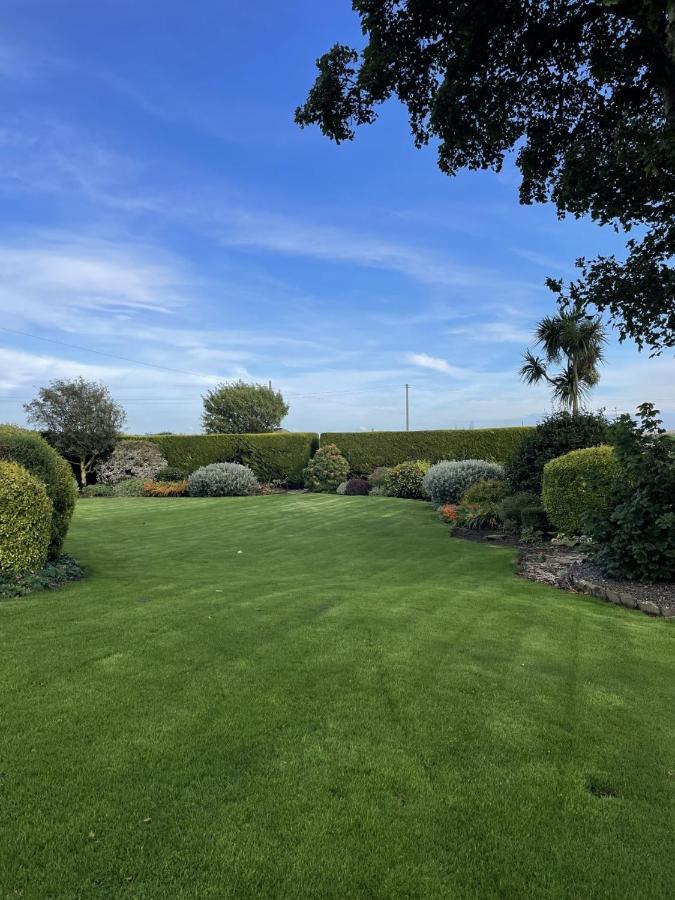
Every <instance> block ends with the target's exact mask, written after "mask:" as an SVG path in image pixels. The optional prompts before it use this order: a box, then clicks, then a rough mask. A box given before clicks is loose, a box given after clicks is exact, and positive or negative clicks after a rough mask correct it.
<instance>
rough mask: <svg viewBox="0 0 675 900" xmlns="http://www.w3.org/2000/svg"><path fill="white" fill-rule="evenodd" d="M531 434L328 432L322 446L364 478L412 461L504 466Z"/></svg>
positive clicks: (495, 430) (520, 431) (501, 430)
mask: <svg viewBox="0 0 675 900" xmlns="http://www.w3.org/2000/svg"><path fill="white" fill-rule="evenodd" d="M532 431H533V429H532V428H529V427H517V428H471V429H463V430H462V429H457V430H453V431H364V432H343V433H340V432H332V431H331V432H327V433H325V434H322V435H321V443H322V444H336V446H337V447H339V449H340V452H341V453H342V455H343V456H345V457H346V458H347V460H348V461H349V465H350V468H351V471H352V472H353V473H358V474H359V475H367V474H369V473H370V472H372V471H373V470H374V469H376V468H377V467H378V466H396V465H398V463H402V462H406V461H407V460H411V459H426V460H429V462H431V463H437V462H439V461H440V460H442V459H485V460H489V461H490V462H498V463H503V462H506V460H507V459H509V458H510V457H511V456H512V455H513V453H514V452H515V451H516V450H517V449H518V448H519V447H520V444H521V443H522V441H523V440H524V439H525V438H526V437H527V435H529V434H531V433H532Z"/></svg>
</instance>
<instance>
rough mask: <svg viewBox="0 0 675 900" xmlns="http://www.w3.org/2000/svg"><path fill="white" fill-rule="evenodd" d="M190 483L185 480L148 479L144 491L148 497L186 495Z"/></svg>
mask: <svg viewBox="0 0 675 900" xmlns="http://www.w3.org/2000/svg"><path fill="white" fill-rule="evenodd" d="M187 489H188V483H187V480H185V481H146V482H145V484H144V485H143V491H144V493H145V494H146V496H148V497H184V496H185V495H186V494H187Z"/></svg>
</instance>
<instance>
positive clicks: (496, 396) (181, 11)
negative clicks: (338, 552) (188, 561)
mask: <svg viewBox="0 0 675 900" xmlns="http://www.w3.org/2000/svg"><path fill="white" fill-rule="evenodd" d="M338 39H339V40H341V41H344V42H346V43H350V42H351V43H358V42H359V40H360V35H359V32H358V29H357V21H356V18H355V16H354V15H353V13H352V12H351V8H350V4H349V3H348V2H347V0H329V2H326V3H316V2H312V0H290V2H287V3H283V4H280V3H277V2H272V0H259V2H257V3H255V4H242V3H239V2H224V0H200V2H199V3H197V4H187V3H184V2H182V0H181V2H178V0H161V2H160V0H143V2H138V0H134V2H130V0H97V2H96V3H91V2H90V0H60V2H59V3H54V2H52V0H5V3H4V4H3V17H2V23H1V24H0V107H1V109H2V115H1V118H0V153H1V154H2V165H1V166H0V203H1V205H0V274H1V277H0V326H2V328H3V329H5V330H0V420H5V421H14V422H22V421H23V412H22V402H23V401H25V400H29V399H31V398H32V397H33V396H34V395H35V393H36V390H37V388H38V387H40V386H41V385H43V384H45V383H46V382H47V381H49V380H50V379H51V378H54V377H71V376H76V375H83V376H84V377H85V378H94V379H97V380H102V381H104V382H106V383H107V384H108V385H109V386H110V388H111V390H112V392H113V394H114V396H115V397H117V398H118V399H119V400H120V402H122V404H123V405H124V406H125V408H126V410H127V413H128V427H129V430H132V431H135V432H152V431H158V430H168V431H184V432H189V431H196V430H199V423H200V412H201V399H200V397H201V394H203V393H204V391H205V390H206V389H207V388H208V387H210V386H212V385H214V384H216V383H218V382H219V381H222V380H229V379H234V378H239V377H241V378H244V379H246V380H256V381H267V380H268V379H271V380H272V382H273V383H274V385H275V386H277V387H279V388H280V389H281V390H282V391H283V392H284V394H285V395H286V396H287V398H288V401H289V403H290V406H291V412H290V415H289V416H288V418H287V420H286V421H285V423H284V424H285V426H286V427H288V428H290V429H294V430H295V429H307V430H338V429H344V430H359V429H370V428H384V429H396V428H401V427H402V426H403V385H404V383H406V382H408V383H409V384H410V385H411V426H412V427H413V428H443V427H457V426H459V427H462V426H464V427H466V426H469V425H472V424H473V425H475V426H480V425H500V424H519V423H520V422H521V421H524V422H534V421H536V420H537V419H538V418H539V417H540V416H541V415H542V414H543V413H545V412H546V411H547V410H548V409H549V398H548V394H547V392H546V390H544V389H543V388H542V389H539V388H537V389H533V388H528V387H526V386H524V385H522V384H521V383H520V382H519V380H518V377H517V369H518V365H519V360H520V356H521V354H522V351H523V349H524V347H525V346H526V344H527V342H528V336H529V335H530V334H531V331H532V327H533V325H534V323H535V322H536V320H537V318H538V317H540V316H541V315H543V314H545V313H547V312H551V311H552V310H553V295H552V294H550V292H549V291H548V290H547V289H546V288H545V287H544V278H545V277H546V275H549V274H550V275H555V276H563V277H568V276H569V275H570V274H571V273H572V266H573V261H574V259H575V258H576V257H578V256H580V255H586V256H592V255H594V254H595V253H597V252H602V251H610V250H613V249H616V248H620V247H621V242H620V241H619V240H617V238H616V237H615V236H614V235H613V234H612V232H611V231H609V230H607V229H600V228H598V227H597V226H595V225H593V224H592V223H590V222H587V221H573V220H569V221H564V222H558V221H557V219H556V217H555V213H554V211H553V209H552V208H550V207H541V206H540V207H520V206H519V205H518V203H517V183H518V178H517V174H518V173H517V172H516V171H515V170H514V169H513V167H512V166H511V165H507V166H506V167H505V169H504V171H503V172H502V173H500V174H498V175H495V174H492V173H464V174H462V175H461V176H459V177H457V178H455V179H449V178H447V177H446V176H443V175H442V174H441V173H440V172H439V171H438V169H437V167H436V164H435V152H434V149H433V148H431V147H430V148H428V149H426V150H423V151H417V150H415V149H414V148H413V146H412V143H411V140H410V137H409V129H408V127H407V123H406V119H405V115H404V113H403V111H402V110H401V108H400V107H398V106H397V105H396V104H394V103H391V104H388V105H387V107H386V108H385V109H384V110H383V111H382V114H381V116H380V119H379V120H378V122H377V123H376V124H375V125H374V126H371V127H370V128H366V129H364V130H362V131H361V132H360V133H359V135H358V138H357V140H356V141H355V142H354V143H352V144H345V145H342V146H340V147H336V146H335V145H334V144H332V143H330V142H329V141H327V140H326V139H325V138H323V137H322V136H321V135H320V134H319V132H318V131H316V130H306V131H300V130H299V129H298V128H297V127H296V126H295V125H294V124H293V110H294V108H295V106H296V105H297V104H298V103H299V102H301V101H302V99H303V97H304V95H305V93H306V91H307V89H308V88H309V86H310V84H311V82H312V80H313V73H314V59H315V58H316V56H318V55H319V53H321V52H323V51H324V50H325V49H327V48H328V46H330V44H331V43H333V42H334V41H335V40H338ZM16 332H21V333H22V334H17V333H16ZM27 335H31V336H30V337H29V336H27ZM91 351H97V352H91ZM119 357H124V359H120V358H119ZM140 363H145V364H146V365H145V366H143V365H140ZM154 367H156V368H154ZM162 367H164V368H162ZM674 385H675V361H674V360H673V358H672V356H664V357H661V358H659V359H650V358H649V357H648V356H647V354H639V353H638V352H637V350H636V349H635V347H634V346H633V345H630V344H624V345H622V346H619V345H618V343H617V342H616V341H615V340H612V342H611V345H610V347H609V350H608V360H607V365H606V366H605V367H604V369H603V373H602V380H601V383H600V386H599V388H598V389H597V390H596V391H595V393H594V397H593V405H595V406H605V407H607V408H608V409H609V410H610V411H612V412H613V411H614V410H615V409H618V410H621V411H624V410H632V409H633V408H634V407H635V406H636V405H637V404H638V403H640V402H642V401H645V400H652V401H653V402H655V403H656V404H657V406H660V408H661V409H662V410H663V412H664V418H665V419H666V420H667V422H668V424H669V425H670V427H673V426H675V387H674Z"/></svg>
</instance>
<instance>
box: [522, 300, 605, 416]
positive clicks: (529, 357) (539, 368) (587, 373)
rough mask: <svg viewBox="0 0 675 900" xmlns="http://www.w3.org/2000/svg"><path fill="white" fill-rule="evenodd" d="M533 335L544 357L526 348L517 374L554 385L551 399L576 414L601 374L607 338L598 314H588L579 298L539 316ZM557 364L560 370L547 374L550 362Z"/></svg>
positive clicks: (528, 380) (531, 380) (532, 382)
mask: <svg viewBox="0 0 675 900" xmlns="http://www.w3.org/2000/svg"><path fill="white" fill-rule="evenodd" d="M535 336H536V343H537V344H539V346H541V347H542V349H543V351H544V358H543V359H542V358H540V357H539V356H535V355H534V353H532V351H531V350H529V349H528V350H527V351H526V352H525V355H524V362H523V365H522V366H521V367H520V373H519V374H520V377H521V378H522V379H523V381H525V382H526V383H527V384H538V383H539V382H540V381H547V382H548V383H549V384H550V385H551V387H552V388H553V397H554V399H555V400H556V401H557V402H558V403H559V404H560V405H561V406H566V407H568V408H569V409H570V410H571V411H572V415H573V416H576V415H578V414H579V409H580V403H581V401H582V400H583V399H584V398H585V397H586V396H587V395H588V392H589V391H590V389H591V388H592V387H594V386H595V385H596V384H597V383H598V380H599V378H600V373H599V371H598V366H599V364H600V363H601V362H602V361H603V359H604V353H603V349H604V346H605V343H606V342H607V337H606V334H605V327H604V325H603V324H602V320H601V319H600V317H599V316H589V315H588V314H587V313H586V310H585V308H584V306H583V305H582V304H581V303H579V302H577V303H575V304H574V305H573V306H568V305H563V306H561V308H560V312H559V313H558V314H557V315H555V316H546V317H545V318H543V319H542V320H541V322H540V323H539V324H538V325H537V330H536V332H535ZM560 364H562V370H561V371H560V372H558V373H557V374H554V375H551V374H549V367H550V366H551V365H560Z"/></svg>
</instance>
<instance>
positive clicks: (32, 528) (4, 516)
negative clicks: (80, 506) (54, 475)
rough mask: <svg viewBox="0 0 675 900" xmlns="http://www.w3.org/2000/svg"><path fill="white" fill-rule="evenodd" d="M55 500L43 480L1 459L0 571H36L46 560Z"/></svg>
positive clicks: (13, 572)
mask: <svg viewBox="0 0 675 900" xmlns="http://www.w3.org/2000/svg"><path fill="white" fill-rule="evenodd" d="M51 528H52V501H51V500H50V499H49V496H48V495H47V488H46V487H45V484H44V482H43V481H41V480H40V479H39V478H37V477H36V476H35V475H31V473H30V472H29V471H28V470H27V469H24V467H23V466H20V465H19V464H18V463H15V462H7V461H5V460H2V461H0V573H4V574H7V573H9V574H14V575H21V574H24V573H26V572H35V571H37V570H38V569H40V568H42V566H43V565H44V564H45V562H46V561H47V553H48V551H49V541H50V538H51Z"/></svg>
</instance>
